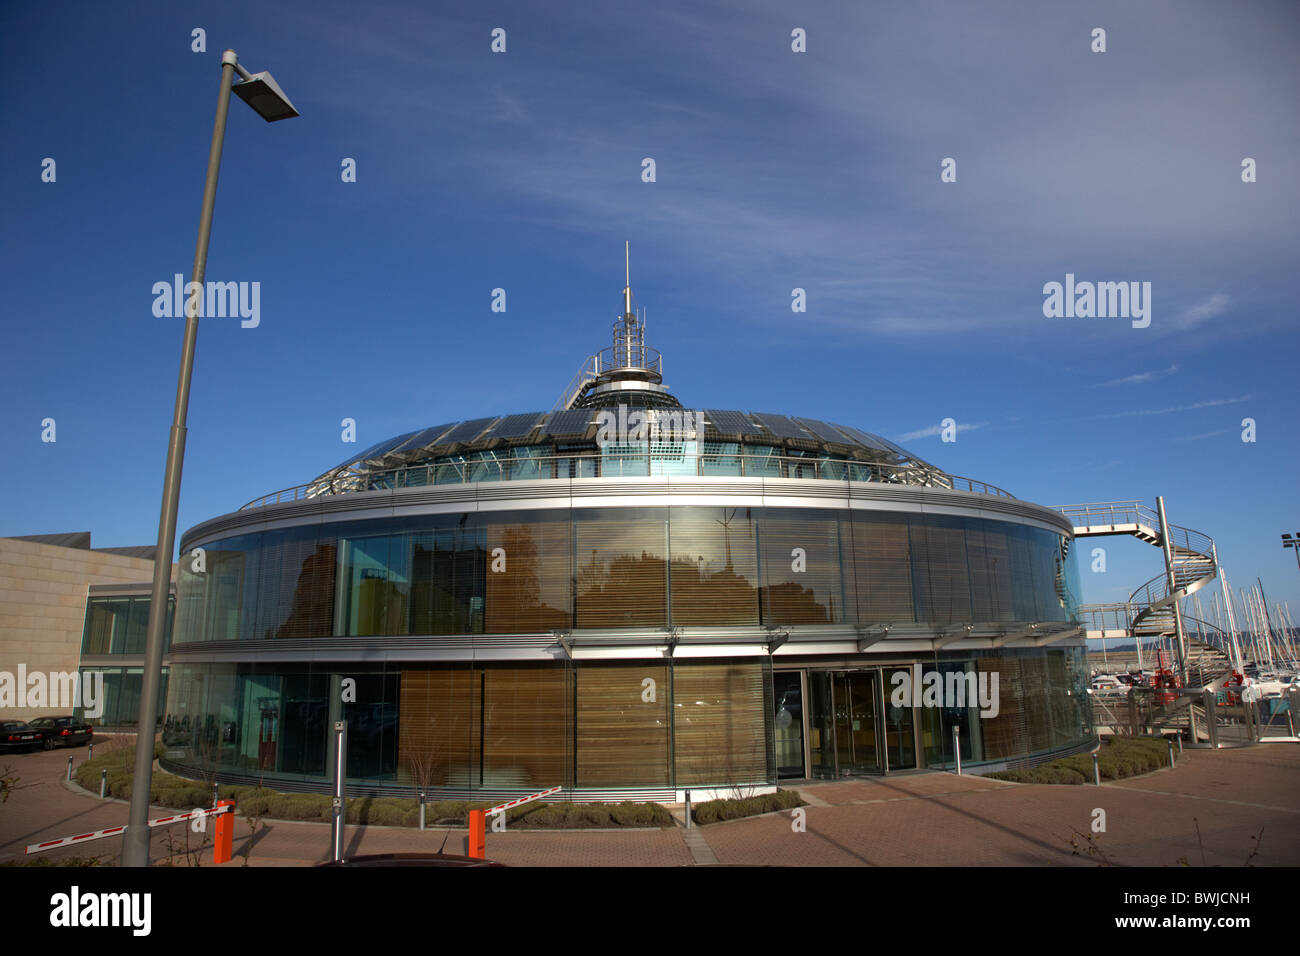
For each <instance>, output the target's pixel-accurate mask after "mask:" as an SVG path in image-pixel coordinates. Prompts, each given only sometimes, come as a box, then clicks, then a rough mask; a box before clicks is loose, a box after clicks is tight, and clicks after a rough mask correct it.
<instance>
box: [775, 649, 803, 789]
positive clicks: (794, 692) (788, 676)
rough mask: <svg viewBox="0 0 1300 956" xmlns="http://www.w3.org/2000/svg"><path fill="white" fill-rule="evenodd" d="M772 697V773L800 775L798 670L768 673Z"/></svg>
mask: <svg viewBox="0 0 1300 956" xmlns="http://www.w3.org/2000/svg"><path fill="white" fill-rule="evenodd" d="M772 697H773V699H774V701H775V704H776V719H775V721H774V724H775V737H776V773H777V776H778V777H787V778H789V777H802V776H803V775H804V766H803V680H802V675H801V674H800V673H799V671H778V672H777V673H775V674H773V675H772Z"/></svg>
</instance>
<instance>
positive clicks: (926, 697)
mask: <svg viewBox="0 0 1300 956" xmlns="http://www.w3.org/2000/svg"><path fill="white" fill-rule="evenodd" d="M930 674H938V675H939V682H938V683H937V684H935V683H931V684H930V688H932V689H928V688H927V687H926V684H927V683H928V682H929V677H928V675H930ZM921 682H922V686H921V688H920V690H919V691H917V690H916V689H914V690H913V693H914V694H916V693H919V695H920V703H921V705H922V706H921V708H920V716H921V740H922V746H923V748H924V750H925V762H926V765H927V766H930V767H950V766H953V765H954V759H953V749H952V728H953V727H954V726H955V727H957V729H958V742H959V745H960V748H961V759H962V761H963V762H969V763H978V762H980V761H981V760H983V759H984V741H983V734H982V728H981V726H980V725H981V723H982V721H981V720H980V716H979V713H980V712H979V693H978V688H979V677H978V672H977V671H976V669H975V661H973V660H951V661H940V662H938V663H935V664H926V665H924V666H923V667H922V669H921ZM931 695H934V696H931Z"/></svg>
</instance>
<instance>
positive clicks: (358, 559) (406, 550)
mask: <svg viewBox="0 0 1300 956" xmlns="http://www.w3.org/2000/svg"><path fill="white" fill-rule="evenodd" d="M340 547H341V549H342V560H343V562H344V563H343V578H342V580H343V582H344V589H345V590H344V594H343V621H344V633H345V634H349V635H358V636H367V635H378V634H407V633H409V630H408V629H409V626H410V625H409V622H408V613H409V611H408V608H409V604H408V602H409V600H410V587H411V536H410V535H409V534H382V535H375V536H373V537H357V538H345V539H343V541H342V542H341V544H340ZM268 636H269V635H268Z"/></svg>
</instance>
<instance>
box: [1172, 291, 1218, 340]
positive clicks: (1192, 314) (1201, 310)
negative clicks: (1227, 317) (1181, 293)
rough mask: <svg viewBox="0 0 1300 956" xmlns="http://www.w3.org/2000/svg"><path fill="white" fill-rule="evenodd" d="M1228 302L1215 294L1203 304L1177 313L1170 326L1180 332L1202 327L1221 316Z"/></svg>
mask: <svg viewBox="0 0 1300 956" xmlns="http://www.w3.org/2000/svg"><path fill="white" fill-rule="evenodd" d="M1229 301H1230V300H1229V298H1228V297H1227V296H1226V295H1224V294H1223V293H1222V292H1216V293H1214V295H1212V296H1210V297H1209V298H1208V299H1206V300H1205V301H1204V302H1200V303H1197V304H1196V305H1194V306H1192V307H1191V308H1188V309H1184V310H1183V311H1182V312H1180V313H1178V315H1177V316H1176V317H1175V318H1174V320H1173V321H1172V322H1171V323H1170V326H1171V327H1172V328H1174V329H1176V330H1178V331H1180V332H1185V331H1187V330H1188V329H1194V328H1196V327H1197V326H1198V325H1203V324H1205V323H1206V322H1208V321H1210V320H1211V319H1214V318H1217V317H1219V316H1220V315H1223V313H1224V312H1226V311H1228V302H1229Z"/></svg>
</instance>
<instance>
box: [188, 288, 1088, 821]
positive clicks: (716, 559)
mask: <svg viewBox="0 0 1300 956" xmlns="http://www.w3.org/2000/svg"><path fill="white" fill-rule="evenodd" d="M630 300H631V295H630V291H629V290H627V289H625V290H624V310H623V315H622V316H621V317H620V318H619V319H618V320H617V321H616V323H615V328H614V343H613V346H612V347H611V348H609V349H606V350H605V351H604V352H601V353H599V354H598V355H594V356H592V357H591V358H590V359H589V360H588V362H587V363H586V364H585V365H584V367H583V370H582V371H581V372H580V374H579V375H578V377H577V378H576V379H575V380H574V382H573V383H572V384H571V386H570V387H569V388H568V389H567V390H566V393H565V396H564V398H563V399H562V400H561V402H560V403H559V404H558V405H557V407H556V409H555V410H553V411H551V412H550V413H542V412H529V413H525V414H510V415H494V416H486V417H481V418H473V419H469V420H466V421H459V422H448V423H446V424H443V425H437V426H434V427H431V428H425V429H422V430H420V431H416V432H411V433H408V434H405V435H399V436H397V437H395V438H392V439H390V440H388V441H384V442H381V443H379V444H378V445H375V446H373V447H371V448H369V449H366V450H364V451H362V452H361V453H359V454H356V455H352V456H350V457H349V458H348V460H347V461H345V462H343V463H341V464H340V465H338V466H337V467H335V468H331V469H330V470H329V471H327V472H325V473H324V474H322V475H320V476H319V477H318V478H316V479H315V480H313V481H310V482H308V483H306V484H304V485H301V486H299V487H297V488H292V489H288V490H286V491H282V492H279V493H276V494H274V495H269V496H267V497H265V498H262V499H259V500H258V501H255V502H251V503H249V504H248V505H245V506H244V507H243V508H241V509H239V510H238V511H235V512H233V513H231V514H227V515H222V516H220V517H217V518H213V519H212V520H210V521H206V522H204V523H203V524H200V525H198V526H197V527H194V528H191V529H189V531H187V532H186V533H185V535H184V536H183V539H182V543H181V555H182V560H181V566H180V575H179V582H178V600H177V623H176V628H175V636H174V641H173V647H172V650H171V654H170V661H171V671H170V674H171V677H170V681H169V685H168V699H167V712H166V716H165V720H164V744H165V746H166V756H165V757H164V759H163V766H164V767H166V768H167V769H168V770H171V771H173V772H177V773H181V774H187V775H197V774H203V775H214V774H215V776H216V777H217V778H218V779H221V780H225V781H230V782H240V781H259V780H262V781H265V782H266V784H267V785H268V786H275V787H278V788H281V789H325V788H326V787H327V785H328V779H329V776H328V775H329V768H330V767H331V766H332V761H333V757H334V755H333V754H332V753H331V748H332V746H333V734H332V730H331V728H332V726H333V723H334V722H335V721H337V720H345V721H347V723H348V736H347V754H346V758H347V775H348V777H349V780H350V788H351V789H352V790H353V792H358V791H361V792H364V791H373V792H406V793H411V792H414V791H416V790H425V791H427V792H430V793H435V794H438V795H442V796H464V795H472V796H475V797H478V796H482V797H494V796H496V795H507V794H509V795H518V794H520V793H525V792H532V791H535V790H540V789H544V788H549V787H554V786H562V787H564V788H565V790H566V791H567V792H566V798H568V799H579V800H581V799H611V798H619V799H624V798H633V799H661V800H663V799H669V800H671V799H674V798H676V799H680V796H681V791H682V790H684V789H686V788H690V789H692V790H693V791H699V790H704V791H709V790H723V789H726V790H731V789H735V788H742V789H745V790H750V791H761V789H762V788H770V787H772V786H775V785H776V784H777V783H778V781H780V780H781V779H784V778H820V777H825V778H836V777H842V776H845V775H851V774H880V773H894V772H914V771H919V770H924V769H926V768H939V769H949V768H952V767H953V765H954V748H957V750H959V752H960V758H961V761H962V764H963V769H967V768H969V769H975V770H980V769H1001V768H1005V767H1008V766H1024V765H1028V764H1033V763H1037V762H1041V761H1044V760H1048V759H1052V758H1054V757H1056V756H1059V755H1061V754H1064V753H1070V752H1074V751H1077V750H1081V749H1085V748H1087V747H1090V746H1092V745H1094V744H1095V740H1096V738H1095V735H1094V732H1093V726H1092V715H1091V710H1090V707H1089V703H1088V696H1087V693H1086V680H1087V673H1088V671H1087V667H1086V662H1085V648H1084V637H1083V632H1082V630H1081V628H1080V626H1079V622H1078V619H1077V615H1076V604H1077V601H1076V596H1077V594H1078V585H1077V578H1076V570H1075V561H1074V558H1073V556H1072V555H1071V548H1072V544H1073V539H1072V536H1071V524H1070V522H1069V520H1067V519H1066V518H1065V517H1064V516H1063V515H1061V514H1060V513H1059V512H1056V511H1053V510H1052V509H1049V508H1045V507H1042V506H1039V505H1035V504H1031V503H1029V502H1026V501H1021V500H1019V499H1017V498H1015V497H1013V496H1012V495H1010V494H1008V493H1007V492H1005V491H1002V490H1001V489H998V488H995V487H993V486H991V485H986V484H983V483H982V482H977V481H972V480H969V479H965V478H959V477H956V476H953V475H950V474H947V473H945V472H944V471H943V470H941V469H940V468H938V467H936V466H934V465H932V464H930V463H928V462H926V461H923V460H922V459H920V458H918V457H917V456H915V455H913V454H911V453H910V452H908V451H906V450H905V449H903V448H901V447H899V446H898V445H896V444H894V443H893V442H891V441H888V440H886V439H883V438H881V437H879V436H877V435H874V434H871V433H869V432H864V431H860V430H859V429H857V428H855V427H852V426H848V425H837V424H832V423H830V422H827V421H823V420H821V419H816V418H804V417H791V416H786V415H779V414H768V413H755V412H746V411H734V410H721V409H685V408H683V407H682V406H681V405H680V403H679V402H678V400H677V399H676V398H675V397H673V396H671V395H670V394H669V392H668V389H667V388H666V387H665V386H664V385H663V384H662V374H661V373H662V365H661V360H660V358H659V356H658V354H657V353H656V352H655V351H654V350H653V349H650V348H648V347H646V346H645V343H644V337H643V333H642V327H641V323H640V321H639V320H638V317H637V316H636V315H635V314H634V313H633V312H632V309H631V301H630Z"/></svg>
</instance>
